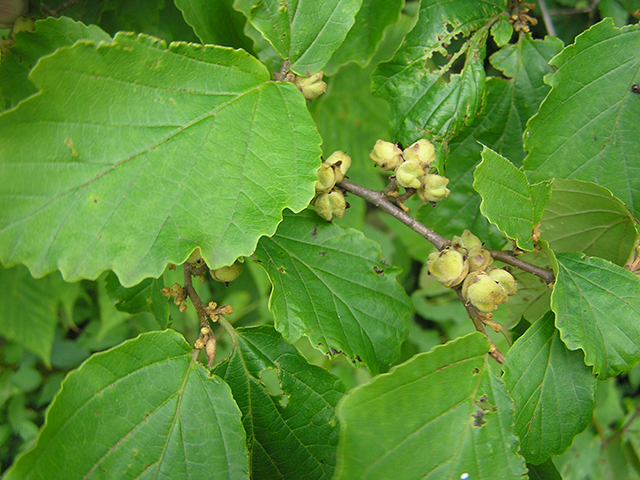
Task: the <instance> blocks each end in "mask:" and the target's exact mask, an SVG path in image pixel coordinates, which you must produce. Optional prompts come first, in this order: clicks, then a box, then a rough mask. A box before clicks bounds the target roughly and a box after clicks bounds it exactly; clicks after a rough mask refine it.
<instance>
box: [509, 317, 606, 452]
mask: <svg viewBox="0 0 640 480" xmlns="http://www.w3.org/2000/svg"><path fill="white" fill-rule="evenodd" d="M554 318H555V316H554V314H553V312H548V313H547V314H545V315H544V316H543V317H542V318H541V319H540V320H538V321H537V322H535V323H534V324H533V325H532V326H531V327H529V329H528V330H527V331H526V332H525V333H524V335H522V336H521V337H520V338H519V339H518V340H517V341H516V342H515V343H514V344H513V346H512V347H511V349H510V350H509V352H508V353H507V358H506V362H505V369H504V381H505V384H506V386H507V390H508V391H509V394H510V395H511V398H513V401H514V403H515V407H516V420H515V425H514V431H515V433H516V434H517V435H518V437H519V438H520V452H521V453H522V455H524V457H525V458H526V459H527V462H530V463H533V464H535V465H539V464H541V463H543V462H544V461H546V460H547V459H548V458H550V457H551V455H559V454H561V453H562V452H564V451H565V450H566V449H567V448H568V447H569V445H571V442H572V441H573V437H575V436H576V435H577V434H578V433H580V432H581V431H582V430H584V429H585V428H586V427H587V425H589V423H590V422H591V417H592V414H593V407H594V399H593V396H594V392H595V386H596V378H595V377H594V376H593V375H592V374H591V372H590V369H589V367H587V366H586V365H585V364H584V355H583V354H582V352H575V351H573V352H572V351H569V350H568V349H567V347H566V346H565V345H564V343H562V341H561V340H560V334H559V332H558V330H556V328H555V327H554V324H553V322H554Z"/></svg>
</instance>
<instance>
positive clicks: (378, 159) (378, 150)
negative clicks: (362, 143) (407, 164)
mask: <svg viewBox="0 0 640 480" xmlns="http://www.w3.org/2000/svg"><path fill="white" fill-rule="evenodd" d="M369 158H370V159H371V160H373V161H374V162H375V163H376V165H378V166H379V167H380V168H382V169H383V170H395V168H396V167H397V166H398V165H400V164H401V163H402V162H403V159H402V150H400V149H399V148H398V146H397V145H396V144H395V143H391V142H385V141H384V140H378V141H377V142H376V144H375V145H374V147H373V150H372V151H371V153H370V154H369Z"/></svg>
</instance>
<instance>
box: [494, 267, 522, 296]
mask: <svg viewBox="0 0 640 480" xmlns="http://www.w3.org/2000/svg"><path fill="white" fill-rule="evenodd" d="M487 273H488V274H489V276H490V277H491V278H492V279H494V280H495V281H496V282H498V283H499V284H500V285H502V288H504V290H505V291H506V292H507V295H509V296H511V295H515V294H516V293H518V287H517V285H516V279H515V278H513V275H511V274H510V273H509V272H507V271H506V270H504V269H502V268H493V269H491V270H489V271H488V272H487Z"/></svg>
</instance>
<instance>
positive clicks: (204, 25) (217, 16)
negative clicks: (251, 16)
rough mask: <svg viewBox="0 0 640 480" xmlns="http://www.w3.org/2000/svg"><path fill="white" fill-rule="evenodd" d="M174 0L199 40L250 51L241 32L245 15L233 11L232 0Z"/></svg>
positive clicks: (247, 41)
mask: <svg viewBox="0 0 640 480" xmlns="http://www.w3.org/2000/svg"><path fill="white" fill-rule="evenodd" d="M174 1H175V3H176V6H177V7H178V8H179V9H180V10H181V11H182V15H183V16H184V18H185V20H186V22H187V23H188V24H189V25H191V26H192V27H193V30H194V31H195V32H196V35H198V38H199V39H200V40H201V41H202V43H213V44H215V45H225V46H227V47H234V48H243V49H244V50H247V51H251V48H252V42H251V40H250V39H249V38H248V37H247V36H246V35H245V34H244V33H243V29H244V25H245V23H246V18H245V17H244V15H242V14H241V13H240V12H238V11H236V10H234V8H233V0H216V1H214V2H212V1H210V0H174Z"/></svg>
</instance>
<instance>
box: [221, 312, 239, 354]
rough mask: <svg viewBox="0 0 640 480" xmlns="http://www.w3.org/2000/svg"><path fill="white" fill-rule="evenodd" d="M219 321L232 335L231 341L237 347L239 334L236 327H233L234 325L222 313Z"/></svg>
mask: <svg viewBox="0 0 640 480" xmlns="http://www.w3.org/2000/svg"><path fill="white" fill-rule="evenodd" d="M218 323H219V324H220V325H222V328H224V330H225V331H226V332H227V334H228V335H229V336H230V337H231V343H232V344H233V348H234V349H235V348H236V347H237V346H238V335H236V329H235V328H233V325H231V324H230V323H229V322H228V321H227V319H226V318H224V317H223V316H222V315H220V317H219V318H218Z"/></svg>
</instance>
